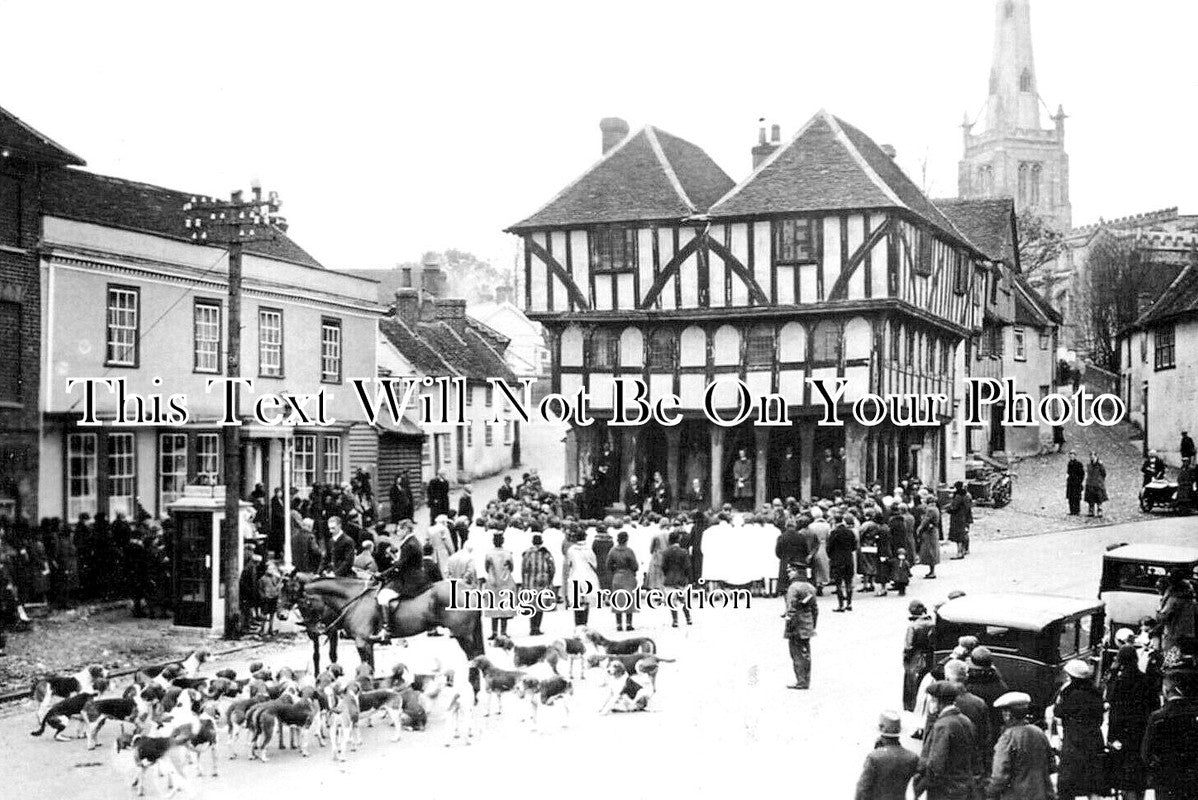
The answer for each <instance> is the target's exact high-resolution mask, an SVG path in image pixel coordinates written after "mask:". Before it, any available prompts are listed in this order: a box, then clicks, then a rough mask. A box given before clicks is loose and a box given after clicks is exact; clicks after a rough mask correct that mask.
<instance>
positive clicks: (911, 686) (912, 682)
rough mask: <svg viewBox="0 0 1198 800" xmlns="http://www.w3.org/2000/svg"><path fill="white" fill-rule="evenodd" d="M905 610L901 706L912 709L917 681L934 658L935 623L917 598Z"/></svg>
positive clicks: (913, 707) (917, 685)
mask: <svg viewBox="0 0 1198 800" xmlns="http://www.w3.org/2000/svg"><path fill="white" fill-rule="evenodd" d="M907 612H908V614H909V616H908V618H907V619H908V620H909V622H910V624H909V625H907V638H906V641H905V642H904V644H903V708H904V709H906V710H907V711H914V710H915V695H916V694H917V693H918V690H919V682H920V681H921V680H923V676H924V675H925V674H926V673H927V672H928V670H930V669H931V668H932V662H933V661H934V660H935V650H936V648H935V645H934V642H933V635H934V634H935V632H936V623H935V622H933V621H932V615H931V614H929V613H928V608H927V606H925V605H924V604H923V603H921V602H920V601H919V600H912V601H911V603H910V604H909V605H908V606H907Z"/></svg>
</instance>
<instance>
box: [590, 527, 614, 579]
mask: <svg viewBox="0 0 1198 800" xmlns="http://www.w3.org/2000/svg"><path fill="white" fill-rule="evenodd" d="M615 543H616V540H615V539H613V538H612V535H611V531H610V530H608V529H607V527H603V528H600V529H599V530H597V531H596V532H595V538H594V539H593V540H592V541H591V549H592V550H594V551H595V564H596V565H597V567H596V572H598V573H599V588H600V589H610V588H611V569H609V568H608V566H607V563H608V562H607V554H608V553H610V552H611V549H612V547H614V546H615Z"/></svg>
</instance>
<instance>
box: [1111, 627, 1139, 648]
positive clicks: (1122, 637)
mask: <svg viewBox="0 0 1198 800" xmlns="http://www.w3.org/2000/svg"><path fill="white" fill-rule="evenodd" d="M1135 635H1136V634H1135V631H1133V630H1132V629H1131V628H1120V629H1119V630H1117V631H1115V644H1127V643H1128V642H1130V641H1131V640H1132V637H1134V636H1135Z"/></svg>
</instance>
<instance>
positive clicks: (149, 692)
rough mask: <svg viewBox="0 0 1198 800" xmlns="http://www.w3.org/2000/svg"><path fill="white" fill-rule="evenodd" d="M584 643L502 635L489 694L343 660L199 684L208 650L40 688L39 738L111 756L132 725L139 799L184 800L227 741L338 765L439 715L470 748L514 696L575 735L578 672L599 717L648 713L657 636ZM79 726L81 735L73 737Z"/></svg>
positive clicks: (129, 750)
mask: <svg viewBox="0 0 1198 800" xmlns="http://www.w3.org/2000/svg"><path fill="white" fill-rule="evenodd" d="M575 634H576V635H575V636H573V637H567V638H560V639H557V640H555V641H553V642H550V643H546V644H532V645H518V644H516V643H515V642H513V641H512V640H511V639H509V638H508V637H506V636H500V637H497V639H496V640H495V641H494V642H493V644H494V646H495V648H496V649H497V650H498V651H499V652H498V653H497V654H496V656H495V658H494V659H492V658H491V657H489V656H486V655H480V656H478V657H476V658H474V659H472V660H471V661H470V662H468V666H469V667H470V668H473V669H472V670H471V671H472V672H473V671H474V670H477V672H476V674H477V676H478V680H477V685H472V683H471V681H470V680H467V679H465V677H464V676H460V675H456V674H455V670H454V669H452V668H446V667H444V666H443V665H442V664H441V662H440V661H438V660H436V659H433V661H432V663H430V664H428V665H425V667H426V668H425V669H422V670H420V671H416V670H413V669H410V668H409V667H408V666H406V665H405V664H402V663H401V664H396V665H395V666H394V667H393V668H392V669H391V670H390V672H389V673H388V674H386V675H384V676H382V677H376V676H375V675H373V674H372V672H373V670H372V668H371V667H369V666H368V665H360V666H359V667H358V669H357V671H356V672H355V673H354V674H347V673H346V672H345V670H344V669H343V668H342V667H341V666H340V665H338V664H336V663H334V664H330V665H329V666H328V667H327V668H326V669H324V670H323V671H322V672H320V673H318V674H313V673H312V671H311V670H308V671H301V670H294V669H291V668H288V667H282V668H280V669H279V670H278V671H277V672H272V670H271V669H270V668H268V667H267V666H265V665H264V664H262V663H254V664H251V665H250V667H249V671H248V674H246V675H245V676H239V675H238V674H237V673H236V672H235V671H234V670H229V669H224V670H219V671H216V672H214V673H213V674H211V675H200V671H201V668H202V667H203V665H204V664H205V663H206V662H207V661H208V660H209V658H210V653H209V651H208V650H205V649H201V650H197V651H195V652H193V653H191V654H190V655H188V656H187V657H186V658H184V659H183V660H181V661H178V662H174V663H170V664H166V665H160V666H155V667H146V668H143V669H141V670H139V671H137V672H136V673H135V674H134V676H133V682H132V683H130V684H129V685H128V686H127V687H126V688H125V689H124V690H123V691H121V692H120V693H119V694H117V693H116V692H111V693H110V692H109V688H110V681H109V677H108V674H107V671H106V670H105V669H104V668H102V667H100V666H99V665H91V666H88V667H85V668H83V669H81V670H80V671H79V672H77V673H75V674H73V675H42V676H39V677H37V678H36V679H35V680H34V682H33V699H34V701H35V703H36V704H37V711H36V715H37V723H38V727H37V729H35V730H34V731H32V735H33V736H41V735H43V734H44V733H45V732H46V729H47V728H51V729H53V731H54V735H53V739H54V740H55V741H60V742H68V741H72V740H77V739H86V741H87V747H88V749H89V750H93V749H95V748H97V747H99V746H100V742H99V734H100V731H101V729H102V728H103V727H104V725H105V723H107V722H109V721H112V722H113V723H116V724H117V725H118V726H119V728H120V732H119V734H118V735H117V738H116V742H115V746H114V749H115V753H116V756H117V758H118V764H119V765H120V766H121V767H122V769H126V770H127V771H128V775H129V776H130V779H131V780H130V783H131V786H132V789H133V791H134V792H135V793H136V794H137V795H144V794H145V793H146V789H147V786H148V785H150V783H151V781H153V780H155V779H156V780H157V782H158V784H159V786H160V787H161V788H163V789H164V793H165V794H166V795H167V796H173V795H174V794H175V793H177V792H179V791H184V790H185V789H186V787H187V784H188V780H189V778H188V775H189V774H190V775H194V776H195V777H197V778H198V777H200V776H201V775H203V774H204V772H205V770H204V765H205V764H207V765H208V767H209V768H210V769H209V771H208V774H210V775H212V776H213V777H215V776H217V774H218V768H217V747H218V745H220V746H221V747H222V748H224V749H225V750H226V752H227V754H228V757H229V758H231V759H235V758H237V757H238V754H239V752H244V753H245V755H246V756H248V758H250V759H258V760H260V761H262V762H264V763H265V762H266V761H267V760H268V759H269V751H270V749H271V748H270V745H271V744H272V743H273V742H275V741H277V743H278V744H277V746H278V749H279V750H280V751H285V750H286V749H288V745H289V747H290V749H291V750H296V749H298V750H299V752H300V754H301V756H304V757H307V756H308V755H309V747H310V744H311V742H312V740H313V739H315V740H316V742H317V744H318V745H319V746H320V747H325V746H327V747H328V748H329V751H330V752H331V754H332V757H333V758H334V759H335V760H339V761H345V760H346V759H347V758H348V754H349V752H350V751H351V750H357V749H358V747H359V746H361V744H362V732H361V729H362V727H363V726H367V727H372V726H373V724H374V722H375V721H376V720H380V719H385V720H386V721H387V722H389V723H390V725H391V727H392V728H393V729H394V733H393V735H392V736H391V740H392V741H399V740H400V736H401V731H403V730H411V731H424V730H425V728H426V726H427V725H428V722H429V720H430V718H432V717H441V718H443V719H445V720H446V721H447V722H451V723H452V725H451V726H447V727H448V729H449V731H450V732H449V736H448V737H447V739H446V742H445V744H446V745H449V744H451V743H453V742H454V741H463V742H465V743H466V744H469V743H470V740H471V739H472V738H473V737H474V735H475V720H474V718H475V712H476V710H477V709H482V710H483V714H482V715H483V716H484V717H489V716H491V714H492V711H494V713H495V714H496V715H499V714H502V713H503V702H504V698H505V696H508V695H514V697H515V699H516V700H517V701H519V702H521V703H522V704H524V706H525V708H526V711H527V713H526V715H525V716H524V717H522V718H521V722H523V723H528V725H529V727H530V729H531V730H536V729H537V724H538V716H539V714H540V712H542V711H543V710H544V709H546V708H554V709H558V710H560V714H561V721H562V725H563V727H564V726H566V725H567V724H568V722H569V718H570V704H571V700H572V698H573V695H574V681H575V680H576V678H575V672H576V671H577V680H586V676H587V672H588V671H589V670H593V669H600V670H602V671H603V680H602V681H601V684H602V687H603V690H604V691H603V694H604V700H603V703H602V705H601V706H600V707H599V712H600V713H602V714H608V713H613V712H632V711H647V710H649V702H650V700H651V699H652V698H653V695H654V693H655V692H656V690H657V676H658V669H659V666H660V665H661V664H662V663H666V662H672V661H673V659H669V658H664V657H662V656H659V655H658V654H657V646H656V644H655V642H654V641H653V640H652V639H651V638H648V637H644V636H638V637H633V638H628V639H621V640H611V639H607V638H605V637H604V636H602V635H600V634H599V633H597V632H596V631H593V630H590V629H587V628H585V627H582V628H579V629H578V630H577V631H576V632H575ZM496 661H500V662H503V663H502V664H497V663H496ZM563 673H564V674H563ZM72 723H74V725H75V728H74V731H73V732H72V733H68V726H70V725H71V724H72ZM285 740H286V743H285Z"/></svg>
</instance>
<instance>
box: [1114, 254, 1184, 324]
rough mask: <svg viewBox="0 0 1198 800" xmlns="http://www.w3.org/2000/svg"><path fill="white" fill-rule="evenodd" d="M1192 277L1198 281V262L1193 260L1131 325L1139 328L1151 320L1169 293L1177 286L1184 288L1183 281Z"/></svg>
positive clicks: (1177, 287)
mask: <svg viewBox="0 0 1198 800" xmlns="http://www.w3.org/2000/svg"><path fill="white" fill-rule="evenodd" d="M1190 273H1193V276H1191V274H1190ZM1191 277H1193V278H1194V279H1195V281H1198V262H1194V261H1191V262H1190V263H1189V264H1186V265H1185V268H1184V269H1182V270H1181V272H1179V273H1177V277H1176V278H1174V279H1173V280H1172V282H1170V283H1169V285H1168V286H1166V287H1165V291H1163V292H1161V293H1160V295H1159V296H1158V297H1157V298H1156V299H1155V300H1153V301H1152V305H1150V306H1148V308H1146V309H1144V313H1143V314H1141V315H1140V316H1138V317H1136V320H1135V322H1133V323H1132V324H1131V326H1130V327H1132V328H1138V327H1140V326H1141V325H1143V324H1146V323H1148V322H1151V321H1152V319H1151V318H1152V315H1153V312H1155V311H1156V309H1157V306H1161V307H1163V306H1164V303H1165V298H1166V297H1169V294H1170V293H1171V292H1172V291H1173V290H1174V289H1175V288H1176V289H1179V290H1180V289H1181V288H1182V284H1183V281H1185V282H1188V281H1189V279H1190V278H1191ZM1179 293H1180V291H1179ZM1169 299H1170V301H1171V300H1172V299H1173V298H1169ZM1182 310H1183V311H1184V309H1182ZM1173 313H1176V312H1173ZM1169 315H1170V314H1168V313H1166V314H1163V315H1162V316H1169Z"/></svg>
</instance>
